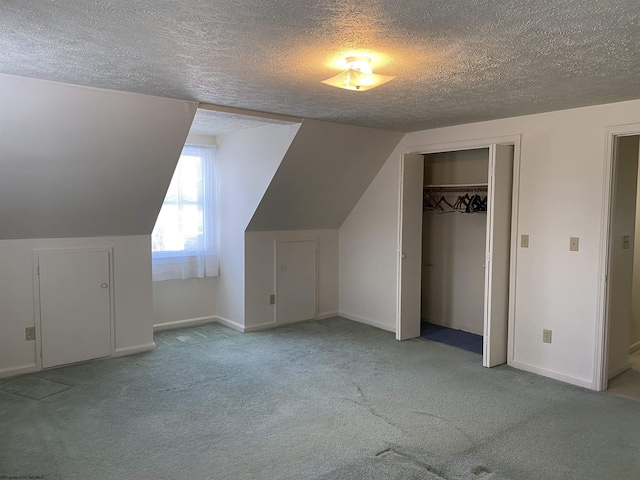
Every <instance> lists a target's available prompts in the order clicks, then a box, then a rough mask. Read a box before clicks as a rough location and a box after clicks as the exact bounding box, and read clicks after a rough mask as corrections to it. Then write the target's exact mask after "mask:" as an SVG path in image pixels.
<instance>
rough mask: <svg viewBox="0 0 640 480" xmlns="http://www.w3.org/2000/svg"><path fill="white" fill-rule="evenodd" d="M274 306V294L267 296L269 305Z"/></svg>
mask: <svg viewBox="0 0 640 480" xmlns="http://www.w3.org/2000/svg"><path fill="white" fill-rule="evenodd" d="M275 304H276V296H275V294H273V295H269V305H275Z"/></svg>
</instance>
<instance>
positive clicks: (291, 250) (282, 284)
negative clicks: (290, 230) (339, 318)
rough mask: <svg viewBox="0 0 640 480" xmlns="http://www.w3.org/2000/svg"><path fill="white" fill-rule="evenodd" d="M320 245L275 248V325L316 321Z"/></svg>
mask: <svg viewBox="0 0 640 480" xmlns="http://www.w3.org/2000/svg"><path fill="white" fill-rule="evenodd" d="M316 252H317V242H316V241H315V240H304V241H285V242H277V244H276V323H278V324H279V325H282V324H286V323H293V322H301V321H304V320H313V319H315V318H316V296H317V295H316V293H317V287H316V279H317V253H316Z"/></svg>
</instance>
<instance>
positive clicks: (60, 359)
mask: <svg viewBox="0 0 640 480" xmlns="http://www.w3.org/2000/svg"><path fill="white" fill-rule="evenodd" d="M110 254H111V252H110V251H109V250H106V249H105V250H73V251H49V252H39V254H38V284H39V302H40V305H39V306H40V345H41V357H42V368H48V367H55V366H58V365H65V364H68V363H75V362H81V361H84V360H90V359H94V358H100V357H107V356H109V355H111V338H112V335H111V331H112V328H111V281H110V278H111V275H110Z"/></svg>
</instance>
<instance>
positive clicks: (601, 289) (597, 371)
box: [592, 123, 640, 392]
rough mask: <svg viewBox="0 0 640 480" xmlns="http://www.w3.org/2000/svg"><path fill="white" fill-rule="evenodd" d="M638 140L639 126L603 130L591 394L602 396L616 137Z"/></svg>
mask: <svg viewBox="0 0 640 480" xmlns="http://www.w3.org/2000/svg"><path fill="white" fill-rule="evenodd" d="M635 135H639V136H640V123H630V124H625V125H613V126H609V127H606V128H605V142H604V143H605V147H604V148H605V151H604V172H603V177H604V179H603V186H602V224H601V227H600V245H602V247H601V248H600V266H599V269H598V271H599V274H598V281H599V285H598V302H597V309H598V310H597V314H596V331H595V348H594V364H593V387H592V388H593V390H596V391H598V392H603V391H605V390H606V389H607V386H608V383H609V372H608V368H609V327H610V323H609V288H608V287H609V285H608V281H607V280H608V275H609V261H610V257H611V242H610V240H611V228H612V223H611V217H612V214H613V211H612V209H613V195H614V193H615V192H614V189H613V182H614V181H615V170H614V169H615V167H616V163H615V140H616V137H629V136H635Z"/></svg>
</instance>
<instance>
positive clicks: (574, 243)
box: [569, 237, 580, 252]
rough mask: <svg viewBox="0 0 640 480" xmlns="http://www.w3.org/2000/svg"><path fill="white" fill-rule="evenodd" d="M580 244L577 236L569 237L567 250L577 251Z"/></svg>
mask: <svg viewBox="0 0 640 480" xmlns="http://www.w3.org/2000/svg"><path fill="white" fill-rule="evenodd" d="M579 246H580V239H579V238H578V237H571V238H570V239H569V251H571V252H577V251H578V248H579Z"/></svg>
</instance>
